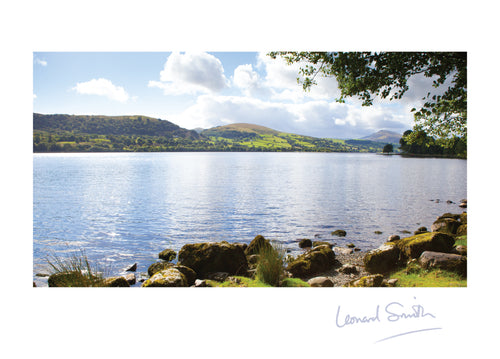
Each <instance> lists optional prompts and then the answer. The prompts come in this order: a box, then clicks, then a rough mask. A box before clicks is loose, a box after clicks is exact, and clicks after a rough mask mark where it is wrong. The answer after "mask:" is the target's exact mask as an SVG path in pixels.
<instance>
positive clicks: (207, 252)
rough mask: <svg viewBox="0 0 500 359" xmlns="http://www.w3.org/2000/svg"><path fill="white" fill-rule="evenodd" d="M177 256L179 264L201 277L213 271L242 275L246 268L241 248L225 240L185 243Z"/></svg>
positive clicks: (245, 259) (245, 260)
mask: <svg viewBox="0 0 500 359" xmlns="http://www.w3.org/2000/svg"><path fill="white" fill-rule="evenodd" d="M249 247H250V246H249ZM247 249H248V248H247ZM178 258H179V264H181V265H183V266H186V267H189V268H191V269H192V270H194V271H195V272H196V274H197V277H198V278H201V279H203V278H206V277H207V275H208V274H209V273H215V272H227V273H229V275H235V274H236V275H237V274H243V275H244V274H246V272H247V269H248V263H247V258H246V256H245V253H244V252H243V249H241V247H240V246H238V245H235V244H230V243H228V242H225V241H223V242H205V243H195V244H186V245H184V246H183V247H182V248H181V250H180V251H179V256H178Z"/></svg>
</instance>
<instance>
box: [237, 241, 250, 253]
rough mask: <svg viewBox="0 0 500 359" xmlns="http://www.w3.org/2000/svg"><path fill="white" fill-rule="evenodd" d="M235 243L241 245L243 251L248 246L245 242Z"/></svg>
mask: <svg viewBox="0 0 500 359" xmlns="http://www.w3.org/2000/svg"><path fill="white" fill-rule="evenodd" d="M235 245H236V246H238V247H241V249H243V252H244V251H245V250H246V249H247V248H248V244H246V243H235Z"/></svg>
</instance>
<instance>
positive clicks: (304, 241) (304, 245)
mask: <svg viewBox="0 0 500 359" xmlns="http://www.w3.org/2000/svg"><path fill="white" fill-rule="evenodd" d="M299 247H300V248H311V247H312V241H311V240H310V239H307V238H304V239H301V240H300V241H299Z"/></svg>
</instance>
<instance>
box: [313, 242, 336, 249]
mask: <svg viewBox="0 0 500 359" xmlns="http://www.w3.org/2000/svg"><path fill="white" fill-rule="evenodd" d="M312 246H313V248H314V247H319V246H328V247H330V248H333V244H332V243H328V242H324V241H313V242H312Z"/></svg>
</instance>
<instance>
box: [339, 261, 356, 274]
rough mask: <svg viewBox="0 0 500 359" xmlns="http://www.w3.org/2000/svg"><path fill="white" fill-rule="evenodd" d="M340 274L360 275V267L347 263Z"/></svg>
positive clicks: (340, 270)
mask: <svg viewBox="0 0 500 359" xmlns="http://www.w3.org/2000/svg"><path fill="white" fill-rule="evenodd" d="M339 272H341V273H344V274H356V273H358V267H356V266H355V265H354V264H350V263H346V264H344V265H343V266H342V267H341V268H340V269H339Z"/></svg>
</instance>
